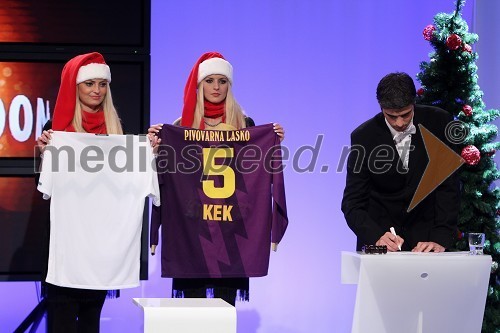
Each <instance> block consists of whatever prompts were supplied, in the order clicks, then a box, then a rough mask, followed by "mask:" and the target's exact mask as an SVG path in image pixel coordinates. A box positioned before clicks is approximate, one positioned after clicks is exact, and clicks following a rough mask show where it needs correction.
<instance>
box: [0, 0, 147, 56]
mask: <svg viewBox="0 0 500 333" xmlns="http://www.w3.org/2000/svg"><path fill="white" fill-rule="evenodd" d="M149 8H150V1H149V0H137V1H122V0H106V1H99V2H92V1H68V0H45V1H40V0H3V1H2V5H1V6H0V43H9V44H12V45H18V46H19V45H21V46H22V45H29V44H33V45H34V44H37V45H39V46H42V45H44V46H46V47H47V48H49V49H52V50H58V51H59V50H61V48H63V49H67V48H71V47H81V46H82V45H93V46H98V45H101V46H103V47H128V48H133V49H134V50H139V52H140V51H141V50H144V51H145V50H147V49H148V48H149V28H148V27H149ZM12 45H11V46H12ZM2 46H5V44H4V45H0V47H2ZM144 53H145V52H144Z"/></svg>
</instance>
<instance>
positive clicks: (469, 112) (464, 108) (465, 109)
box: [462, 104, 472, 117]
mask: <svg viewBox="0 0 500 333" xmlns="http://www.w3.org/2000/svg"><path fill="white" fill-rule="evenodd" d="M462 111H463V112H464V114H465V115H466V116H467V117H470V116H472V107H471V106H470V105H467V104H465V105H464V106H462Z"/></svg>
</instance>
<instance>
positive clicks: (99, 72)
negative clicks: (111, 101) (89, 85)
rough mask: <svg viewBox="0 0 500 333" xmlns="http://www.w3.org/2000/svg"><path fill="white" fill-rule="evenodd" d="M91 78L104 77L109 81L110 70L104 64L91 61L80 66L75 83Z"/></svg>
mask: <svg viewBox="0 0 500 333" xmlns="http://www.w3.org/2000/svg"><path fill="white" fill-rule="evenodd" d="M91 79H105V80H106V81H108V82H111V70H110V69H109V66H108V65H106V64H99V63H91V64H88V65H84V66H81V67H80V69H79V70H78V75H77V76H76V84H79V83H82V82H83V81H87V80H91Z"/></svg>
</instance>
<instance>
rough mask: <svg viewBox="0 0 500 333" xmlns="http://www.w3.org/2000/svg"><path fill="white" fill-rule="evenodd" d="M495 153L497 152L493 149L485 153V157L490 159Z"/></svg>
mask: <svg viewBox="0 0 500 333" xmlns="http://www.w3.org/2000/svg"><path fill="white" fill-rule="evenodd" d="M496 152H497V151H496V150H495V149H493V150H491V151H489V152H487V153H485V155H486V156H489V157H492V156H493V155H495V153H496Z"/></svg>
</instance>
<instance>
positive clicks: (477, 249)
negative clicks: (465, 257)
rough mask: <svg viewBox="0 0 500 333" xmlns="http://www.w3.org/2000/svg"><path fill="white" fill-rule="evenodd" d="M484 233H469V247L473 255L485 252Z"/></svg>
mask: <svg viewBox="0 0 500 333" xmlns="http://www.w3.org/2000/svg"><path fill="white" fill-rule="evenodd" d="M483 246H484V234H483V233H482V232H471V233H469V249H470V252H469V253H470V254H472V255H481V254H483Z"/></svg>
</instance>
